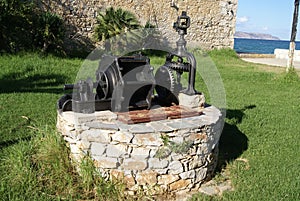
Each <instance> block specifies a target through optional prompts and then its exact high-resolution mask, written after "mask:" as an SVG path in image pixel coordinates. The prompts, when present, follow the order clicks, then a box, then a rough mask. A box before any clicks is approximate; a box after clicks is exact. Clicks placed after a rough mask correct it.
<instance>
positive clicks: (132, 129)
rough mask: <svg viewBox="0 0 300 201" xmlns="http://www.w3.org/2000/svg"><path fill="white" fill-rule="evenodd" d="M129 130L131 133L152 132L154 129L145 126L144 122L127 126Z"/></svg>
mask: <svg viewBox="0 0 300 201" xmlns="http://www.w3.org/2000/svg"><path fill="white" fill-rule="evenodd" d="M129 131H130V132H131V133H133V134H143V133H153V132H154V129H153V128H151V127H149V126H146V124H137V125H133V126H131V127H129Z"/></svg>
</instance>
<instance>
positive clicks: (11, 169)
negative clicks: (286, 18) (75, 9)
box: [0, 50, 300, 200]
mask: <svg viewBox="0 0 300 201" xmlns="http://www.w3.org/2000/svg"><path fill="white" fill-rule="evenodd" d="M209 55H210V57H211V58H212V60H213V61H214V63H215V65H216V66H217V69H218V71H219V73H220V75H221V78H222V80H223V83H224V86H225V91H226V103H227V117H226V123H225V127H224V131H223V133H222V137H221V141H220V166H219V170H218V171H219V172H218V173H217V178H218V179H221V180H222V179H224V178H223V177H224V176H223V172H226V177H229V179H230V180H231V181H232V183H233V186H234V191H228V192H226V193H224V194H223V195H222V196H221V197H219V196H216V197H208V196H204V195H202V194H197V195H195V196H193V198H192V200H219V199H224V200H300V171H299V167H300V157H299V153H300V140H299V134H300V124H299V120H300V104H299V103H300V79H299V77H298V75H297V74H296V73H289V74H286V73H285V69H280V68H276V67H274V68H273V67H268V66H265V65H258V64H252V63H247V62H244V61H242V60H240V59H239V58H237V57H236V55H235V54H234V52H233V51H228V50H219V51H212V52H210V53H209ZM152 60H153V62H154V64H157V63H159V62H160V61H163V59H158V58H153V59H152ZM82 62H83V60H80V59H61V58H57V57H51V56H47V57H41V56H39V55H37V54H24V55H19V56H10V55H4V56H0V69H1V71H0V112H1V115H0V126H1V129H0V175H1V177H0V200H78V199H93V198H95V199H98V200H105V199H108V200H117V199H123V198H124V196H123V195H122V185H120V184H118V183H117V184H115V183H109V182H104V181H102V180H101V178H98V177H95V176H94V174H93V168H91V167H90V165H89V161H88V160H87V161H86V163H85V164H82V165H83V166H82V169H83V171H84V174H82V175H81V176H79V175H78V174H77V173H76V171H75V170H74V168H73V167H72V165H71V164H70V163H69V161H68V157H67V155H68V152H67V151H68V150H67V149H66V147H65V145H64V142H63V141H62V140H61V139H60V138H59V137H58V135H56V129H55V124H56V101H57V99H58V98H59V97H60V96H61V95H62V94H63V93H64V92H63V91H62V86H63V84H65V83H73V81H74V79H75V78H76V74H77V71H78V69H79V68H80V66H81V65H82ZM196 88H197V89H198V90H199V91H203V92H204V93H205V94H207V95H208V96H207V99H208V102H209V101H210V97H209V93H208V89H207V87H206V86H205V85H204V82H203V81H202V79H201V78H200V77H199V76H198V77H197V83H196Z"/></svg>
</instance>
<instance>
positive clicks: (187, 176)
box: [179, 170, 196, 179]
mask: <svg viewBox="0 0 300 201" xmlns="http://www.w3.org/2000/svg"><path fill="white" fill-rule="evenodd" d="M195 175H196V173H195V170H190V171H187V172H183V173H180V174H179V176H180V178H181V179H193V178H195Z"/></svg>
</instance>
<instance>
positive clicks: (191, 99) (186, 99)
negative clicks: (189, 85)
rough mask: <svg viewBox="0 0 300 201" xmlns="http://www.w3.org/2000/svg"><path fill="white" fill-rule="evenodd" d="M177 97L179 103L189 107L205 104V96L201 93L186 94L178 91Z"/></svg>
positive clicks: (199, 106)
mask: <svg viewBox="0 0 300 201" xmlns="http://www.w3.org/2000/svg"><path fill="white" fill-rule="evenodd" d="M178 99H179V105H182V106H186V107H191V108H201V107H203V106H204V104H205V97H204V95H203V94H196V95H187V94H184V93H179V94H178Z"/></svg>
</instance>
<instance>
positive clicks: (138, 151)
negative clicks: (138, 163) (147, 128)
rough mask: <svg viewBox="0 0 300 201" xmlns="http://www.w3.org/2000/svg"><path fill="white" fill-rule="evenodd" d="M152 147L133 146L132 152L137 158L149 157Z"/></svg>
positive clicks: (132, 155) (133, 156)
mask: <svg viewBox="0 0 300 201" xmlns="http://www.w3.org/2000/svg"><path fill="white" fill-rule="evenodd" d="M149 154H150V149H149V148H144V147H137V148H133V149H132V152H131V157H132V158H136V159H146V158H148V157H149Z"/></svg>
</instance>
